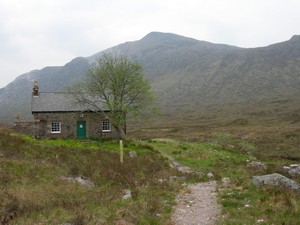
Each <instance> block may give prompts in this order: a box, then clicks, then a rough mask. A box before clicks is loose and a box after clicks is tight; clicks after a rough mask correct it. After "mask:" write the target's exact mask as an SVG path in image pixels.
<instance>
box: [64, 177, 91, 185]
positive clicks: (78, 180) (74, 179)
mask: <svg viewBox="0 0 300 225" xmlns="http://www.w3.org/2000/svg"><path fill="white" fill-rule="evenodd" d="M59 178H60V179H62V180H64V181H67V182H71V183H78V184H80V185H82V186H85V187H93V186H94V183H93V182H92V181H90V180H89V179H88V178H86V177H83V176H78V177H68V176H59Z"/></svg>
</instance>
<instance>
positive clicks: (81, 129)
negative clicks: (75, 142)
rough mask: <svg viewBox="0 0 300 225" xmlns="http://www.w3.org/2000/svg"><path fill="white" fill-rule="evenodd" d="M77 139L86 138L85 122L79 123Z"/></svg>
mask: <svg viewBox="0 0 300 225" xmlns="http://www.w3.org/2000/svg"><path fill="white" fill-rule="evenodd" d="M77 138H78V139H84V138H86V124H85V121H77Z"/></svg>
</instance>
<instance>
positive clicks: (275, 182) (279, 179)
mask: <svg viewBox="0 0 300 225" xmlns="http://www.w3.org/2000/svg"><path fill="white" fill-rule="evenodd" d="M253 183H254V184H255V185H256V186H257V187H261V186H264V185H271V186H280V187H286V188H289V189H291V190H294V191H300V185H299V184H298V183H297V182H295V181H293V180H291V179H289V178H287V177H285V176H283V175H281V174H278V173H273V174H268V175H264V176H254V177H253Z"/></svg>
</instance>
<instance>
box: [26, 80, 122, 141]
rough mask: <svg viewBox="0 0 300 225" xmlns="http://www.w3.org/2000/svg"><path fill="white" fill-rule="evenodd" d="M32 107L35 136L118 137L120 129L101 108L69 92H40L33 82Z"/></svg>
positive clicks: (56, 137)
mask: <svg viewBox="0 0 300 225" xmlns="http://www.w3.org/2000/svg"><path fill="white" fill-rule="evenodd" d="M31 111H32V115H33V130H34V131H33V132H34V135H35V137H36V138H46V139H59V138H78V139H84V138H94V139H117V138H118V134H117V131H116V130H115V129H114V128H113V127H112V126H111V123H110V121H109V120H108V119H107V118H106V117H105V115H104V114H103V113H102V112H97V111H93V110H89V108H88V107H87V106H86V105H82V104H77V103H76V102H75V101H74V98H73V96H72V95H71V94H70V93H66V92H39V88H38V83H37V82H36V81H35V82H34V87H33V93H32V100H31ZM103 111H104V112H105V113H109V111H107V110H105V109H103Z"/></svg>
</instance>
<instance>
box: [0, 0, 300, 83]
mask: <svg viewBox="0 0 300 225" xmlns="http://www.w3.org/2000/svg"><path fill="white" fill-rule="evenodd" d="M299 10H300V1H299V0H0V88H2V87H4V86H6V85H7V84H8V83H10V82H12V81H13V80H14V79H15V78H16V77H17V76H19V75H21V74H23V73H27V72H29V71H32V70H35V69H42V68H44V67H46V66H62V65H65V64H66V63H68V62H69V61H71V60H72V59H73V58H75V57H78V56H83V57H88V56H90V55H93V54H95V53H97V52H100V51H102V50H105V49H107V48H110V47H113V46H116V45H118V44H121V43H124V42H127V41H136V40H139V39H141V38H143V37H144V36H146V35H147V34H148V33H150V32H152V31H159V32H168V33H175V34H178V35H182V36H186V37H192V38H195V39H198V40H204V41H209V42H212V43H222V44H229V45H235V46H239V47H246V48H251V47H262V46H267V45H270V44H274V43H277V42H282V41H286V40H288V39H290V38H291V37H292V36H293V35H297V34H298V35H299V34H300V13H299Z"/></svg>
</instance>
